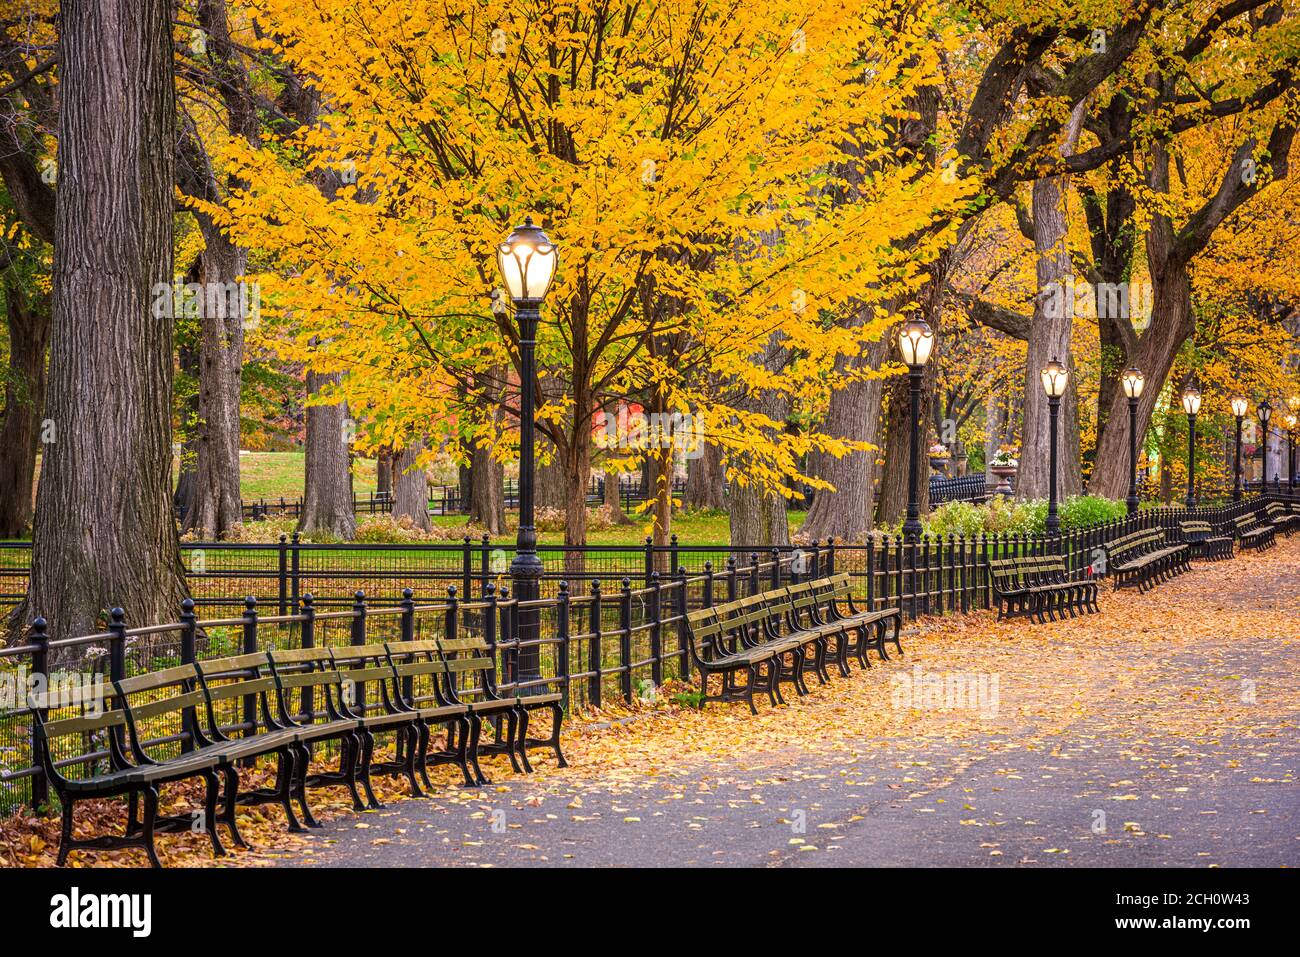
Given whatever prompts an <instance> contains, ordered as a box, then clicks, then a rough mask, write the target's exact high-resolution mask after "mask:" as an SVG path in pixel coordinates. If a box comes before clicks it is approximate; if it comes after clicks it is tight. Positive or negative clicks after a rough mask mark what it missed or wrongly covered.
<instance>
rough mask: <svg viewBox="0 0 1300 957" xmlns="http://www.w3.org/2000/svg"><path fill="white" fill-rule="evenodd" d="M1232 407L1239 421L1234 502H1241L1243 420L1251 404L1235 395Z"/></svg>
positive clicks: (1233, 472)
mask: <svg viewBox="0 0 1300 957" xmlns="http://www.w3.org/2000/svg"><path fill="white" fill-rule="evenodd" d="M1230 404H1231V405H1232V414H1233V416H1234V417H1235V418H1236V420H1237V452H1236V456H1235V457H1234V459H1233V467H1232V476H1233V478H1232V500H1233V501H1234V502H1240V501H1241V420H1242V419H1244V418H1245V417H1246V410H1247V409H1249V408H1250V403H1249V402H1247V401H1246V397H1245V396H1244V395H1234V396H1233V397H1232V401H1231V403H1230Z"/></svg>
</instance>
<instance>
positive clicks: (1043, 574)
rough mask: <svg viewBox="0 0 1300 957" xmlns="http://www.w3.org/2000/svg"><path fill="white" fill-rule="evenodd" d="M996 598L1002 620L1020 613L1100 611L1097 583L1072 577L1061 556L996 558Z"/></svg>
mask: <svg viewBox="0 0 1300 957" xmlns="http://www.w3.org/2000/svg"><path fill="white" fill-rule="evenodd" d="M989 576H990V578H991V580H992V584H993V599H994V602H995V603H996V605H997V609H998V620H999V621H1001V620H1002V619H1003V618H1011V617H1014V616H1016V615H1024V616H1025V617H1027V618H1029V617H1034V618H1037V619H1038V621H1039V622H1040V623H1042V622H1045V621H1047V619H1048V617H1050V618H1051V620H1052V621H1055V620H1056V618H1057V614H1058V613H1059V614H1060V615H1061V617H1065V615H1067V614H1068V615H1069V616H1070V617H1071V618H1073V617H1075V615H1076V614H1086V613H1088V612H1095V611H1097V610H1098V609H1097V583H1096V582H1094V581H1092V580H1091V579H1071V578H1070V577H1069V576H1068V575H1067V574H1066V570H1065V559H1063V558H1062V557H1061V556H1059V555H1024V556H1020V557H1017V558H995V559H992V560H991V561H990V562H989Z"/></svg>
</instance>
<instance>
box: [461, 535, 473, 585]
mask: <svg viewBox="0 0 1300 957" xmlns="http://www.w3.org/2000/svg"><path fill="white" fill-rule="evenodd" d="M473 541H474V540H473V539H472V538H470V537H469V536H468V535H466V536H465V540H464V542H462V544H461V561H460V578H461V581H460V588H461V592H462V593H463V594H464V595H465V600H466V601H472V600H473V595H474V592H473V591H471V590H470V585H471V583H472V582H473V579H474V553H473V552H472V551H471V550H470V546H471V544H472V543H473Z"/></svg>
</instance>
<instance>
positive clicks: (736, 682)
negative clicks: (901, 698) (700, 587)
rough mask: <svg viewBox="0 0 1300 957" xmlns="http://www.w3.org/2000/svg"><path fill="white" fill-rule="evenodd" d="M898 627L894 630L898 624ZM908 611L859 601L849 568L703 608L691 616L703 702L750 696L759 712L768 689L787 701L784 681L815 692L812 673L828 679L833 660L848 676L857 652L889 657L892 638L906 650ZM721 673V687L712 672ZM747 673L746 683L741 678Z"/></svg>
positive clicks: (866, 663) (862, 658)
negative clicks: (758, 701) (903, 634)
mask: <svg viewBox="0 0 1300 957" xmlns="http://www.w3.org/2000/svg"><path fill="white" fill-rule="evenodd" d="M891 626H892V629H893V631H892V635H891V634H890V631H889V629H890V627H891ZM901 626H902V614H901V612H900V610H899V609H898V608H881V609H877V610H874V611H871V610H859V609H858V608H857V607H856V606H855V605H854V603H853V596H852V582H851V580H850V577H849V575H848V574H840V575H836V576H834V577H831V578H824V579H818V580H814V581H806V582H800V583H798V584H793V585H789V586H786V587H784V588H776V589H772V590H770V591H765V592H760V593H758V594H755V595H751V596H749V597H747V598H741V599H737V600H735V601H729V602H726V603H724V604H721V605H715V606H713V607H711V608H701V609H699V610H698V611H693V612H690V613H689V614H688V615H687V616H686V634H687V637H688V640H689V645H690V655H691V660H692V661H693V662H694V665H695V669H696V671H698V672H699V675H700V706H701V707H703V706H704V705H705V704H706V703H707V702H709V701H745V702H747V703H748V704H749V710H750V711H752V712H753V713H754V714H757V713H758V708H757V707H756V706H755V704H754V694H755V693H756V692H763V693H765V694H766V695H767V697H768V700H769V701H770V702H771V703H772V705H773V706H775V705H777V704H784V703H785V698H784V696H783V695H782V694H781V683H782V682H787V683H789V684H791V685H792V686H793V687H794V689H795V690H796V692H797V693H798V694H800V695H804V694H807V693H808V685H807V683H806V680H805V675H806V673H807V672H809V671H811V672H812V673H813V674H815V675H816V676H817V678H818V680H819V681H820V682H822V683H823V684H825V683H826V682H827V681H829V680H830V673H829V671H828V670H827V667H826V666H827V662H828V661H832V660H833V661H834V663H835V665H836V667H837V668H838V669H839V672H840V674H841V675H844V676H845V677H847V676H848V675H849V674H850V669H849V657H850V656H853V657H856V658H857V660H858V663H859V665H860V666H861V667H863V668H869V667H871V661H870V659H869V658H868V656H867V652H868V651H869V650H870V649H875V651H876V654H877V655H879V657H880V658H881V660H882V661H886V660H888V659H889V655H888V654H887V653H886V651H885V642H886V640H888V641H892V642H893V645H894V648H895V650H896V651H897V652H898V653H899V654H902V653H903V646H902V645H901V644H900V642H899V629H900V627H901ZM715 675H716V676H718V677H719V681H720V685H721V686H720V689H719V691H718V692H717V693H716V694H714V693H713V692H712V690H711V688H710V685H709V679H710V678H711V677H713V676H715ZM741 676H744V682H743V683H741V681H740V678H741Z"/></svg>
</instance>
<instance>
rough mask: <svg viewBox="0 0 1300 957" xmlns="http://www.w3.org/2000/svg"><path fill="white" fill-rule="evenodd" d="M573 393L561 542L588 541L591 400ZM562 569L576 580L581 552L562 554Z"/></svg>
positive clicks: (564, 461) (582, 567)
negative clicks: (571, 427) (571, 432)
mask: <svg viewBox="0 0 1300 957" xmlns="http://www.w3.org/2000/svg"><path fill="white" fill-rule="evenodd" d="M587 398H588V397H586V396H575V397H574V404H573V417H574V421H573V434H572V435H570V436H569V439H568V442H567V443H566V444H565V447H564V449H563V450H562V451H563V452H564V455H563V457H562V459H561V461H562V469H563V475H562V478H564V479H565V501H564V544H565V545H569V546H574V545H586V544H587V486H588V485H589V484H590V482H591V402H590V401H583V400H586V399H587ZM564 568H565V571H566V572H567V573H568V574H569V575H571V576H573V577H574V578H575V580H576V578H577V576H578V575H580V574H581V573H582V572H583V571H584V570H585V568H586V562H585V561H584V558H583V554H582V552H580V551H577V550H571V551H568V552H566V553H565V556H564Z"/></svg>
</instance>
